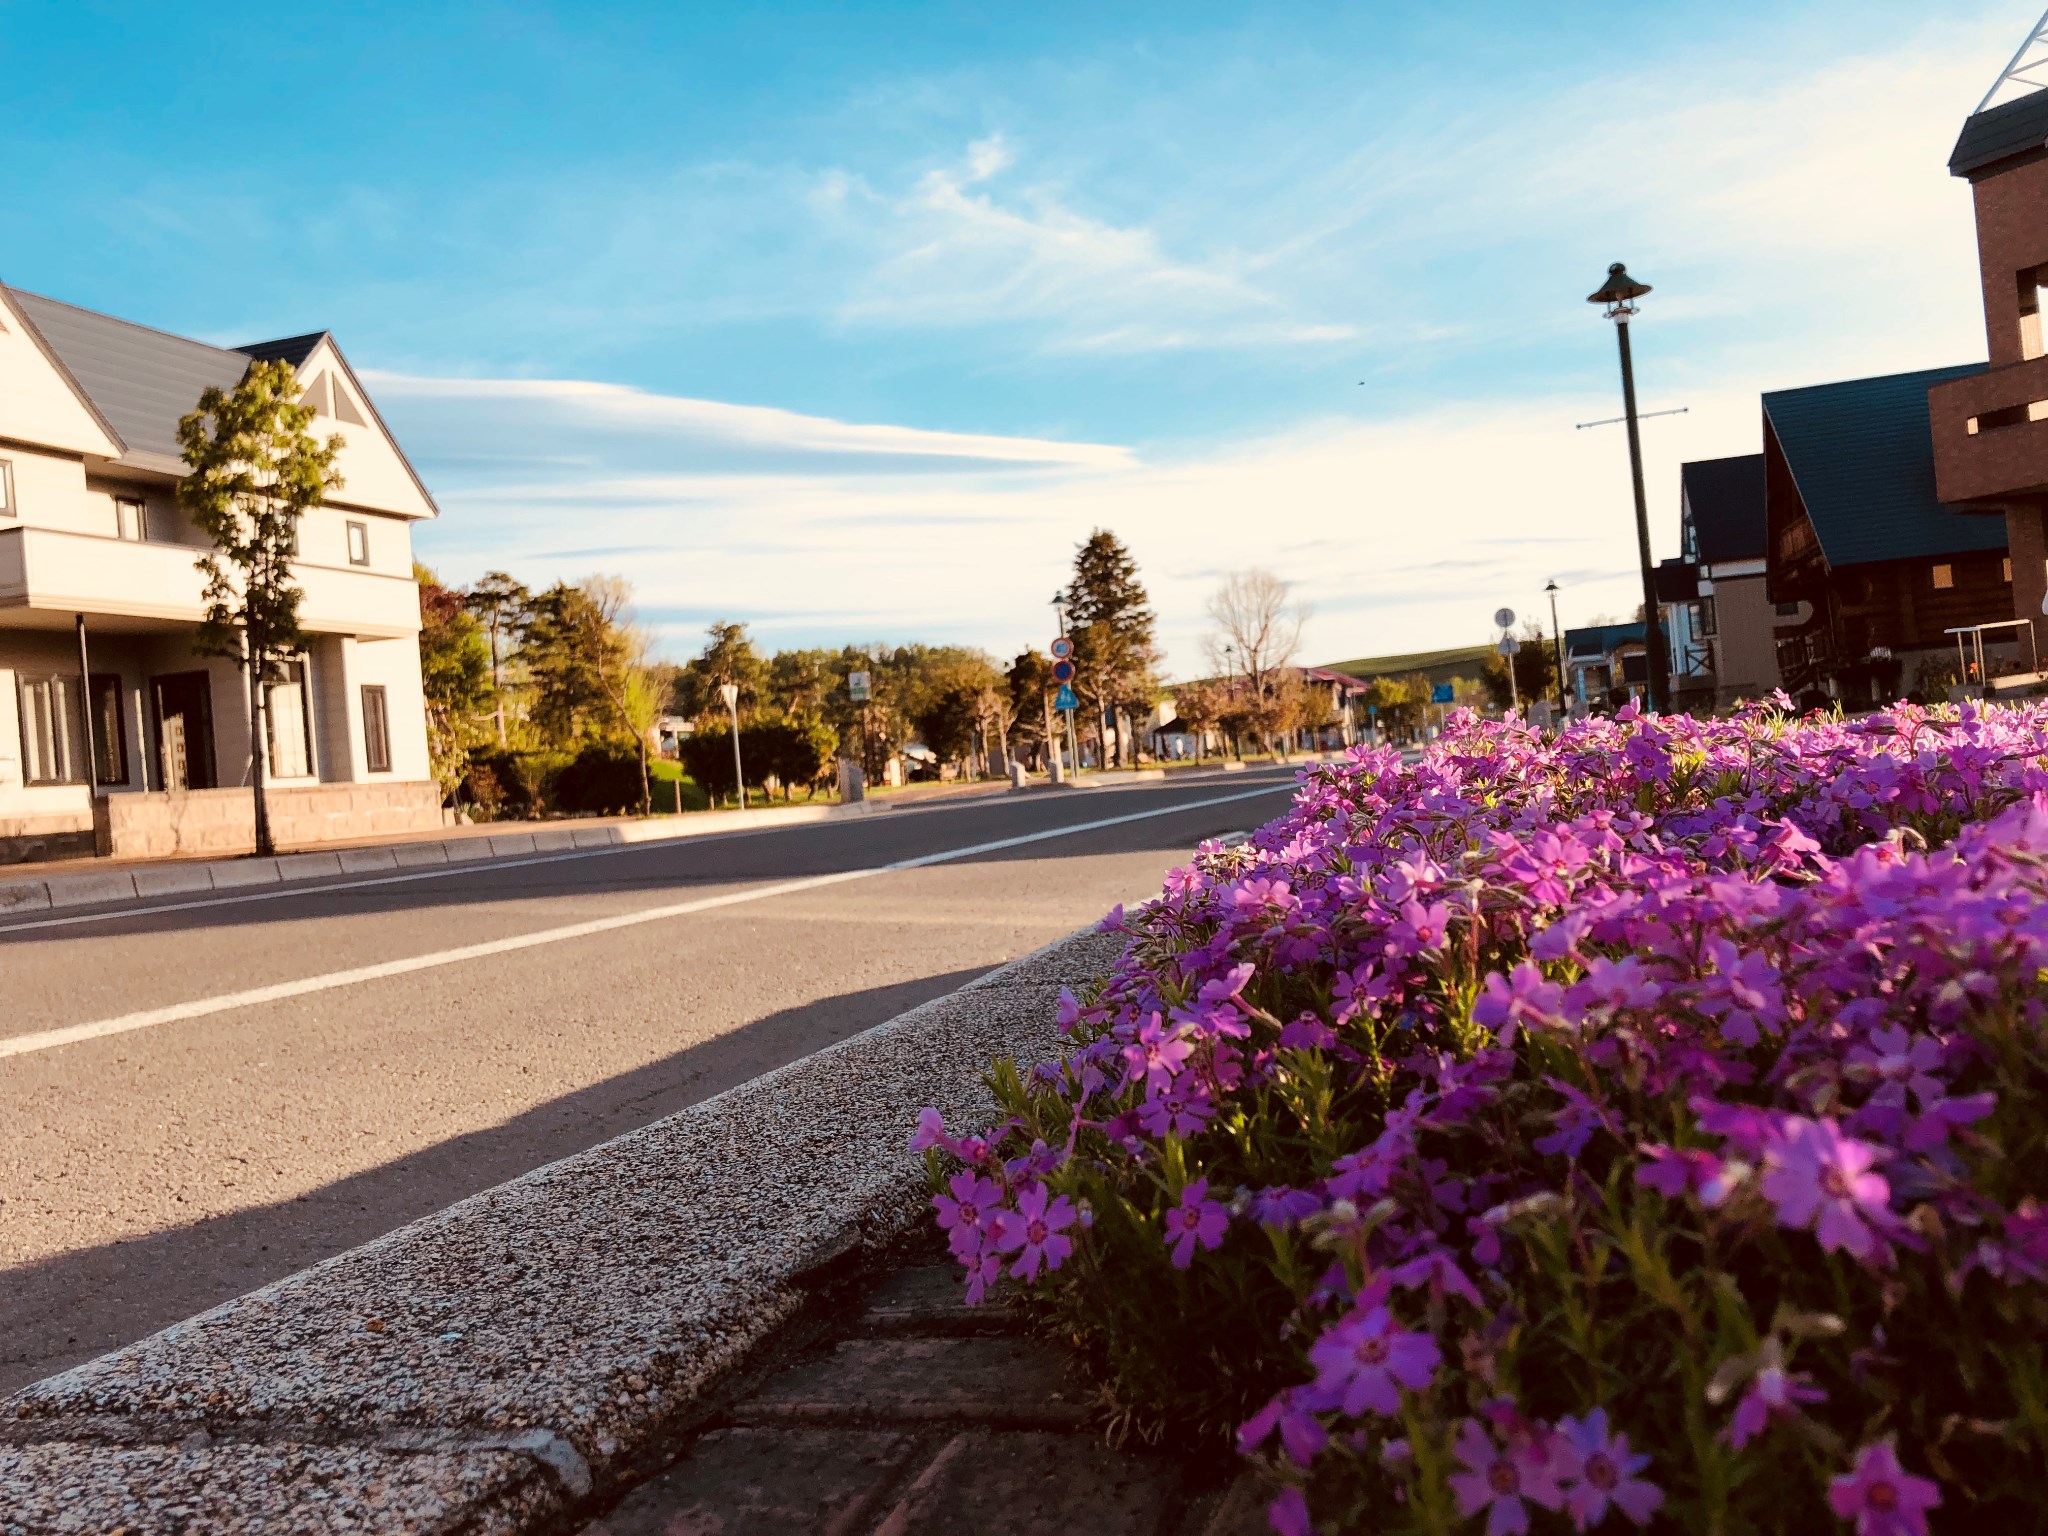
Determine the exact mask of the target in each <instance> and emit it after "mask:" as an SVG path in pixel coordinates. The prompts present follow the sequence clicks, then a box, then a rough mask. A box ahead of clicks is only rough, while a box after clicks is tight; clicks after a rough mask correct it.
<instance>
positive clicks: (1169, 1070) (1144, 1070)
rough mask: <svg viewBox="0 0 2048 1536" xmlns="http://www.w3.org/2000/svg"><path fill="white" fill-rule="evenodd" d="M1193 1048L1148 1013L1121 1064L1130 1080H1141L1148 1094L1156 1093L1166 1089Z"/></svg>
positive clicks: (1125, 1049) (1157, 1018) (1157, 1016)
mask: <svg viewBox="0 0 2048 1536" xmlns="http://www.w3.org/2000/svg"><path fill="white" fill-rule="evenodd" d="M1194 1049H1195V1048H1194V1047H1193V1046H1192V1045H1190V1044H1189V1043H1188V1042H1187V1041H1185V1040H1182V1039H1180V1038H1179V1037H1178V1035H1177V1034H1176V1033H1174V1032H1173V1031H1171V1030H1169V1029H1167V1028H1166V1027H1165V1026H1164V1025H1162V1024H1161V1023H1160V1020H1159V1015H1158V1014H1156V1013H1154V1014H1149V1015H1147V1016H1146V1019H1145V1022H1144V1023H1143V1024H1140V1025H1139V1026H1138V1035H1137V1038H1136V1039H1135V1040H1134V1041H1132V1043H1131V1044H1129V1045H1127V1046H1125V1047H1124V1061H1125V1063H1126V1064H1127V1065H1128V1068H1129V1073H1130V1075H1129V1079H1128V1080H1129V1081H1131V1082H1134V1083H1135V1082H1137V1081H1139V1080H1140V1079H1143V1080H1144V1083H1145V1087H1146V1089H1147V1090H1148V1091H1150V1092H1154V1093H1156V1092H1158V1091H1159V1090H1160V1089H1162V1088H1165V1087H1167V1086H1169V1085H1170V1084H1171V1083H1172V1082H1173V1079H1174V1077H1175V1075H1176V1074H1177V1073H1179V1071H1180V1070H1181V1068H1182V1067H1184V1066H1186V1065H1187V1059H1188V1057H1189V1056H1190V1055H1192V1054H1193V1052H1194Z"/></svg>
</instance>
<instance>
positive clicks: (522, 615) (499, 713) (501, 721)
mask: <svg viewBox="0 0 2048 1536" xmlns="http://www.w3.org/2000/svg"><path fill="white" fill-rule="evenodd" d="M463 602H464V604H465V606H467V607H468V609H469V611H470V612H471V613H472V614H474V615H475V616H476V618H477V620H478V622H479V623H480V624H481V625H482V626H483V630H484V633H485V634H486V635H488V636H489V637H490V651H491V707H492V713H493V715H494V716H495V717H496V720H497V726H498V745H499V746H501V747H502V746H504V745H505V744H506V734H505V658H506V657H507V656H508V655H509V654H511V652H512V651H513V650H514V649H516V648H517V646H518V645H519V643H520V641H521V639H522V638H523V637H524V635H525V632H526V622H527V617H528V612H529V610H530V609H531V608H532V606H533V594H532V593H531V592H529V591H527V590H526V587H525V586H524V585H523V584H522V583H520V582H517V581H514V580H513V579H512V578H511V577H510V576H508V575H506V574H505V572H503V571H487V572H485V573H484V577H483V579H482V580H481V581H479V582H478V583H477V584H476V585H475V586H473V587H471V588H470V589H469V591H468V592H467V593H466V594H465V595H464V597H463Z"/></svg>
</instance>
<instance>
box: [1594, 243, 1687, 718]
mask: <svg viewBox="0 0 2048 1536" xmlns="http://www.w3.org/2000/svg"><path fill="white" fill-rule="evenodd" d="M1649 291H1650V285H1649V284H1648V283H1639V282H1637V281H1636V280H1635V279H1634V278H1632V277H1630V276H1629V275H1628V268H1627V267H1625V266H1623V265H1622V264H1621V263H1620V262H1618V261H1617V262H1615V263H1614V264H1613V265H1612V266H1610V267H1609V268H1608V269H1607V281H1606V282H1605V283H1603V284H1601V285H1600V287H1599V288H1597V289H1595V290H1594V291H1593V292H1592V293H1589V294H1587V295H1586V302H1587V303H1588V304H1601V305H1604V306H1606V307H1605V308H1604V309H1603V310H1602V311H1601V313H1602V315H1603V316H1604V317H1605V318H1607V319H1609V320H1612V321H1613V322H1614V334H1615V337H1616V338H1617V340H1618V341H1619V343H1620V346H1621V408H1622V411H1623V413H1624V419H1625V420H1626V421H1627V422H1628V467H1629V473H1630V475H1631V476H1633V477H1634V480H1635V492H1636V556H1637V559H1638V560H1639V561H1640V562H1641V564H1642V568H1643V660H1644V662H1645V664H1646V665H1647V666H1648V668H1649V672H1650V686H1649V693H1650V710H1651V712H1652V713H1653V714H1662V713H1663V712H1664V711H1665V710H1666V709H1668V708H1670V706H1671V698H1670V694H1671V674H1670V669H1669V668H1668V667H1667V666H1666V665H1665V660H1664V625H1663V623H1662V621H1661V620H1660V618H1659V616H1658V613H1657V573H1656V570H1655V568H1654V567H1653V566H1652V564H1651V563H1650V510H1649V504H1648V502H1647V501H1646V499H1645V498H1644V496H1643V442H1642V435H1641V433H1640V431H1639V430H1638V429H1637V426H1636V371H1635V363H1634V361H1633V360H1632V358H1631V357H1630V355H1629V347H1628V324H1629V322H1630V321H1631V320H1633V319H1634V318H1635V317H1636V313H1637V310H1636V306H1635V304H1634V303H1633V302H1632V301H1633V300H1636V299H1639V298H1641V297H1642V296H1643V295H1644V294H1646V293H1648V292H1649Z"/></svg>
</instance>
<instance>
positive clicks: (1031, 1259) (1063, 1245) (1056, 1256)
mask: <svg viewBox="0 0 2048 1536" xmlns="http://www.w3.org/2000/svg"><path fill="white" fill-rule="evenodd" d="M1074 1215H1075V1212H1074V1208H1073V1206H1072V1205H1070V1204H1069V1203H1068V1202H1067V1197H1066V1196H1065V1195H1061V1196H1060V1197H1059V1198H1058V1199H1057V1200H1054V1201H1053V1202H1052V1203H1051V1204H1050V1205H1048V1204H1047V1203H1046V1193H1045V1186H1044V1185H1043V1184H1027V1185H1025V1186H1024V1188H1023V1189H1021V1190H1019V1191H1018V1192H1017V1208H1016V1210H1014V1211H1005V1212H1004V1213H1003V1221H1002V1231H1001V1233H1000V1234H999V1235H998V1236H997V1238H996V1242H997V1244H998V1245H999V1246H1001V1248H1002V1249H1003V1251H1004V1252H1006V1253H1014V1254H1016V1255H1017V1262H1016V1263H1015V1264H1014V1265H1012V1266H1011V1268H1010V1273H1011V1274H1013V1275H1015V1276H1016V1277H1017V1278H1018V1279H1019V1280H1023V1281H1026V1282H1027V1283H1028V1282H1029V1281H1032V1280H1035V1279H1037V1278H1038V1268H1039V1266H1040V1265H1041V1264H1043V1265H1044V1266H1045V1267H1046V1268H1047V1269H1049V1270H1050V1269H1058V1268H1059V1267H1060V1265H1061V1263H1062V1262H1063V1261H1064V1260H1065V1259H1066V1257H1067V1255H1068V1254H1070V1253H1072V1252H1073V1251H1074V1245H1073V1242H1072V1241H1071V1240H1070V1239H1068V1238H1066V1237H1064V1236H1062V1235H1061V1232H1062V1229H1063V1228H1066V1227H1070V1226H1072V1225H1073V1224H1074Z"/></svg>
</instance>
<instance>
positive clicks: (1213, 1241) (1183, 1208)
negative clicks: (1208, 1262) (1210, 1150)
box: [1166, 1179, 1230, 1269]
mask: <svg viewBox="0 0 2048 1536" xmlns="http://www.w3.org/2000/svg"><path fill="white" fill-rule="evenodd" d="M1208 1194H1209V1181H1208V1180H1207V1179H1196V1180H1194V1181H1193V1182H1192V1183H1190V1184H1188V1185H1187V1186H1186V1187H1185V1188H1183V1189H1182V1190H1181V1192H1180V1204H1179V1205H1175V1206H1169V1207H1168V1208H1167V1212H1166V1242H1167V1246H1168V1247H1170V1248H1172V1249H1173V1267H1174V1268H1175V1269H1186V1268H1187V1267H1188V1266H1189V1265H1190V1264H1192V1263H1194V1262H1195V1244H1197V1243H1200V1244H1201V1245H1202V1246H1203V1247H1204V1248H1216V1247H1219V1246H1220V1245H1221V1244H1222V1242H1223V1234H1224V1233H1225V1232H1226V1231H1228V1230H1229V1228H1230V1213H1229V1212H1228V1211H1226V1210H1224V1209H1223V1207H1222V1206H1221V1205H1220V1204H1218V1203H1217V1202H1216V1201H1214V1200H1211V1199H1209V1198H1208Z"/></svg>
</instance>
